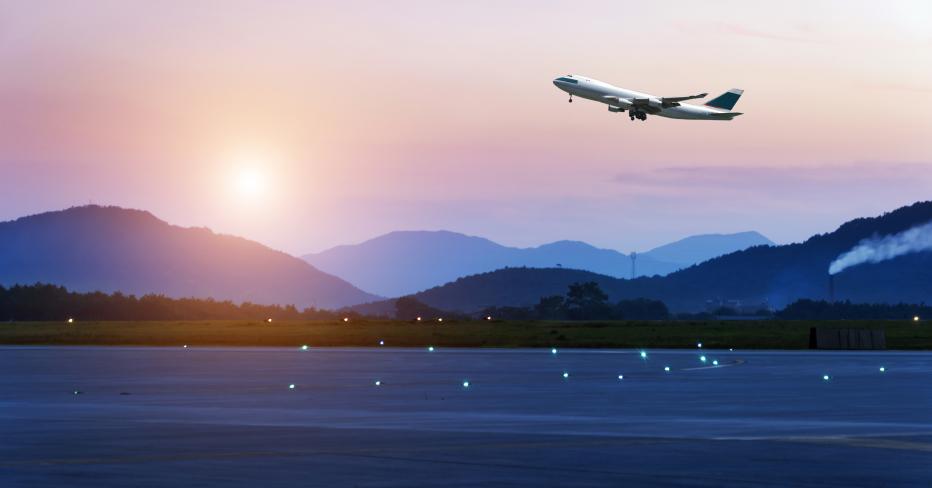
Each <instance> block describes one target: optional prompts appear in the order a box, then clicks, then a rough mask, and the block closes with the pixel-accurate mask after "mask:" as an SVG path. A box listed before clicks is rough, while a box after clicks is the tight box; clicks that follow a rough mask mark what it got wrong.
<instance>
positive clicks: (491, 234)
mask: <svg viewBox="0 0 932 488" xmlns="http://www.w3.org/2000/svg"><path fill="white" fill-rule="evenodd" d="M772 5H773V6H771V7H766V8H765V7H762V6H761V4H760V3H758V2H744V1H735V2H685V1H684V2H646V1H643V0H642V1H637V2H620V1H605V2H600V1H594V0H593V1H589V2H584V3H573V2H552V3H551V2H541V1H527V2H519V1H515V2H506V1H488V2H484V1H476V2H439V1H425V2H404V1H402V2H382V1H359V2H350V1H347V2H286V1H280V2H267V1H254V2H244V1H240V2H234V1H216V2H207V1H187V0H185V1H177V2H170V1H160V2H148V1H146V2H131V1H112V2H105V1H36V2H26V1H6V0H0V220H9V219H13V218H16V217H19V216H23V215H26V214H32V213H38V212H43V211H47V210H55V209H61V208H66V207H69V206H73V205H83V204H87V203H88V202H94V203H98V204H112V205H119V206H125V207H133V208H140V209H145V210H149V211H151V212H152V213H154V214H155V215H157V216H158V217H160V218H162V219H164V220H167V221H169V222H171V223H174V224H179V225H185V226H206V227H210V228H211V229H213V230H215V231H217V232H223V233H230V234H236V235H242V236H244V237H248V238H251V239H255V240H258V241H260V242H262V243H264V244H267V245H270V246H272V247H275V248H277V249H281V250H284V251H287V252H291V253H295V254H303V253H307V252H312V251H318V250H322V249H324V248H327V247H330V246H333V245H337V244H343V243H353V242H359V241H362V240H365V239H367V238H370V237H374V236H376V235H379V234H382V233H385V232H388V231H392V230H400V229H449V230H453V231H458V232H464V233H468V234H474V235H481V236H484V237H488V238H491V239H493V240H496V241H498V242H501V243H503V244H508V245H518V246H529V245H537V244H541V243H544V242H549V241H553V240H557V239H576V240H585V241H588V242H590V243H593V244H596V245H599V246H603V247H611V248H617V249H619V250H622V251H629V250H645V249H647V248H650V247H652V246H654V245H658V244H662V243H664V242H667V241H670V240H673V239H677V238H680V237H684V236H686V235H689V234H695V233H706V232H735V231H742V230H758V231H760V232H762V233H764V234H765V235H767V236H769V237H771V238H772V239H774V240H776V241H778V242H791V241H797V240H801V239H804V238H806V237H808V236H809V235H811V234H813V233H818V232H825V231H830V230H832V229H834V228H835V227H836V226H837V225H838V224H840V223H841V222H843V221H845V220H848V219H850V218H853V217H858V216H864V215H873V214H877V213H881V212H883V211H885V210H892V209H894V208H896V207H898V206H901V205H904V204H909V203H912V202H914V201H917V200H928V199H930V198H932V69H930V66H932V3H930V2H928V1H927V0H923V1H915V2H907V1H902V2H897V1H888V2H857V1H838V2H813V1H804V2H803V1H801V2H780V3H777V2H774V3H772ZM567 73H575V74H585V75H587V76H589V77H592V78H597V79H600V80H603V81H606V82H609V83H613V84H616V85H619V86H623V87H627V88H632V89H636V90H640V91H645V92H649V93H653V94H656V95H659V96H678V95H689V94H693V93H698V92H704V91H707V92H709V93H711V94H713V95H715V94H718V93H720V92H723V91H725V90H727V89H729V88H733V87H736V88H743V89H744V90H745V94H744V97H743V98H742V99H741V100H740V102H739V103H738V105H737V107H736V110H738V111H740V112H743V113H744V114H745V115H743V116H741V117H738V118H736V119H735V120H734V121H733V122H730V123H723V122H704V121H678V120H669V119H662V118H649V119H648V120H647V122H636V123H634V122H630V121H629V120H628V118H627V117H626V116H624V115H617V114H611V113H608V112H607V111H606V109H605V106H603V105H600V104H596V103H592V102H586V101H582V100H580V101H578V102H577V103H573V104H568V103H567V102H566V96H565V94H564V93H563V92H560V91H559V90H557V89H556V88H555V87H554V86H553V85H552V84H551V80H552V79H553V78H555V77H557V76H560V75H564V74H567Z"/></svg>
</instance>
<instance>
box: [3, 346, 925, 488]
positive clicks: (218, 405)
mask: <svg viewBox="0 0 932 488" xmlns="http://www.w3.org/2000/svg"><path fill="white" fill-rule="evenodd" d="M646 352H647V358H646V359H642V358H641V357H640V355H639V351H635V350H559V351H558V352H557V353H556V354H553V353H551V351H550V349H533V350H531V349H510V350H483V349H468V350H464V349H443V348H435V349H434V350H433V351H432V352H430V351H428V349H427V348H426V346H425V347H424V348H421V349H391V348H372V349H318V348H314V347H313V345H311V347H309V348H308V349H307V350H306V351H305V350H301V348H300V347H295V348H289V349H282V348H274V349H273V348H193V347H192V348H186V349H183V348H132V347H100V348H94V347H4V348H0V371H3V374H2V376H0V484H2V485H4V486H63V485H67V486H127V485H133V486H165V485H175V486H177V485H183V484H189V485H197V486H437V485H445V486H477V485H483V484H484V485H487V486H531V485H533V486H553V485H562V486H567V485H573V486H664V485H666V486H788V485H792V486H813V487H823V486H832V487H834V486H838V487H842V486H886V487H890V486H917V485H920V486H925V485H928V484H929V483H932V469H930V468H929V466H932V388H929V386H928V385H929V384H930V383H929V381H930V380H932V353H911V352H774V351H761V352H753V351H727V350H726V351H713V350H699V349H696V350H656V351H653V350H648V351H646ZM700 356H706V361H704V362H703V361H701V360H700ZM712 361H718V364H717V365H715V366H713V365H712V364H711V362H712ZM881 367H883V368H884V371H883V372H881V371H880V368H881ZM665 368H669V371H665ZM564 374H565V376H564ZM619 375H620V376H621V377H622V379H619ZM824 377H828V379H827V380H826V379H824ZM377 382H378V385H377ZM466 382H468V387H467V386H464V385H465V384H467V383H466ZM292 385H293V387H292Z"/></svg>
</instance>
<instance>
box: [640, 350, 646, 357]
mask: <svg viewBox="0 0 932 488" xmlns="http://www.w3.org/2000/svg"><path fill="white" fill-rule="evenodd" d="M641 359H647V351H641Z"/></svg>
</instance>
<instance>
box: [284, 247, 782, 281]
mask: <svg viewBox="0 0 932 488" xmlns="http://www.w3.org/2000/svg"><path fill="white" fill-rule="evenodd" d="M772 244H773V242H771V241H770V240H769V239H767V238H766V237H764V236H763V235H761V234H759V233H757V232H741V233H737V234H706V235H699V236H692V237H687V238H685V239H682V240H680V241H676V242H673V243H670V244H666V245H664V246H660V247H658V248H655V249H652V250H650V251H647V252H644V253H638V255H637V259H636V273H637V276H653V275H661V276H662V275H666V274H669V273H671V272H673V271H676V270H678V269H682V268H685V267H688V266H691V265H693V264H696V263H699V262H702V261H705V260H708V259H711V258H713V257H716V256H720V255H722V254H728V253H731V252H734V251H737V250H741V249H746V248H748V247H751V246H758V245H772ZM302 257H303V259H305V260H306V261H307V262H309V263H311V264H312V265H314V266H315V267H317V268H319V269H321V270H323V271H325V272H327V273H331V274H333V275H335V276H339V277H341V278H343V279H345V280H347V281H349V282H350V283H353V284H354V285H356V286H359V287H360V288H363V289H365V290H369V291H372V292H374V293H377V294H379V295H385V296H401V295H407V294H410V293H415V292H418V291H422V290H426V289H429V288H432V287H435V286H439V285H442V284H445V283H448V282H451V281H454V280H456V279H457V278H460V277H463V276H468V275H474V274H478V273H484V272H488V271H493V270H496V269H501V268H505V267H521V266H525V267H533V268H549V267H559V268H565V269H567V268H568V269H579V270H587V271H592V272H596V273H601V274H605V275H608V276H614V277H631V271H632V270H631V256H630V255H627V254H624V253H621V252H618V251H615V250H611V249H600V248H597V247H595V246H592V245H590V244H587V243H585V242H580V241H557V242H553V243H550V244H544V245H542V246H538V247H530V248H517V247H508V246H503V245H501V244H498V243H496V242H493V241H491V240H489V239H485V238H482V237H474V236H467V235H464V234H459V233H455V232H449V231H397V232H391V233H388V234H385V235H382V236H379V237H376V238H374V239H370V240H368V241H365V242H362V243H360V244H355V245H343V246H337V247H334V248H331V249H328V250H326V251H323V252H320V253H316V254H307V255H305V256H302Z"/></svg>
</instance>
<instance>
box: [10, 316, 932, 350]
mask: <svg viewBox="0 0 932 488" xmlns="http://www.w3.org/2000/svg"><path fill="white" fill-rule="evenodd" d="M812 326H819V327H838V328H873V329H876V328H883V329H885V330H886V335H887V347H888V348H889V349H932V324H927V323H925V322H918V323H914V322H907V321H838V322H814V321H778V320H756V321H643V322H624V321H609V322H546V321H542V322H531V321H528V322H525V321H492V322H486V321H463V322H459V321H445V322H443V323H442V324H440V323H437V322H422V323H412V322H404V321H387V320H386V321H373V320H353V321H351V322H348V323H344V322H342V321H340V322H303V321H302V322H290V321H283V322H273V323H265V322H261V321H191V322H184V321H180V322H80V321H77V322H75V323H73V324H67V323H64V322H61V323H59V322H55V323H53V322H12V323H3V324H0V344H34V345H37V344H56V345H147V346H181V345H184V344H187V345H191V346H284V347H300V346H301V345H305V344H306V345H308V346H310V347H329V346H372V347H378V346H379V341H384V345H385V346H386V347H427V346H438V347H583V348H592V347H606V348H611V347H618V348H631V347H634V348H637V347H655V348H656V347H664V348H694V347H696V343H697V342H702V343H703V347H706V348H736V349H737V348H740V349H805V348H806V347H808V338H809V328H810V327H812Z"/></svg>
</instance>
